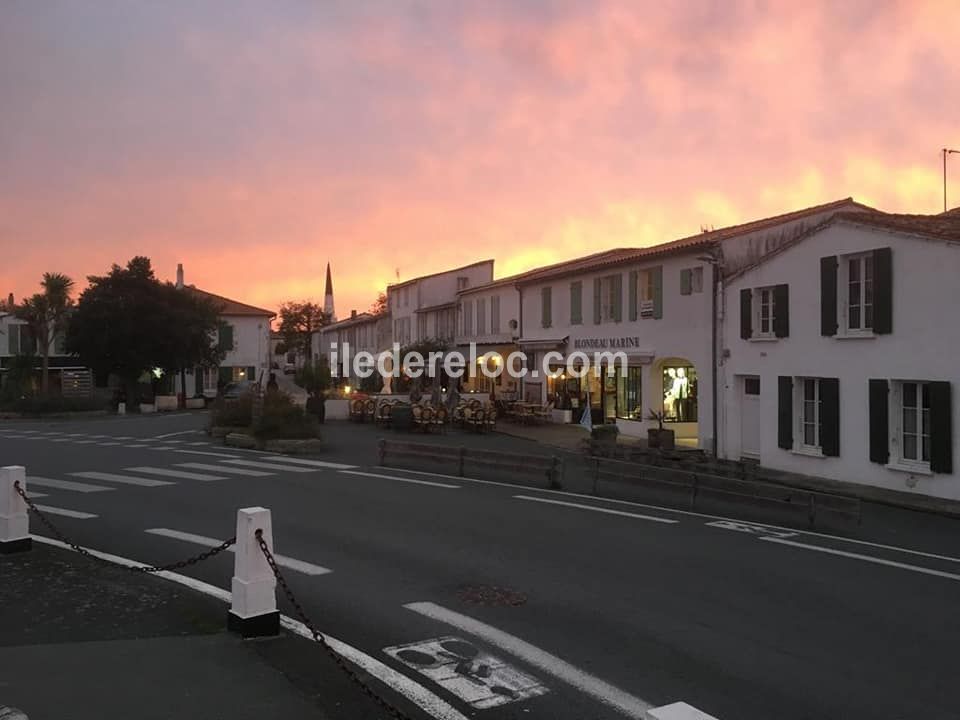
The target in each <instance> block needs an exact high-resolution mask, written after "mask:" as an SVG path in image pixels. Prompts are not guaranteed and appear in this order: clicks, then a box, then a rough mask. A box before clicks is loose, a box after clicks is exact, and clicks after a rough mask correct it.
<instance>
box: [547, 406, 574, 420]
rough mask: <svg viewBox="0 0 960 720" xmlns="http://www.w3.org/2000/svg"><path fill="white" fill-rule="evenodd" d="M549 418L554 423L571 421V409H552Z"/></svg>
mask: <svg viewBox="0 0 960 720" xmlns="http://www.w3.org/2000/svg"><path fill="white" fill-rule="evenodd" d="M550 420H551V422H555V423H572V422H573V410H557V409H553V410H551V411H550Z"/></svg>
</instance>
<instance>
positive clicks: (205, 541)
mask: <svg viewBox="0 0 960 720" xmlns="http://www.w3.org/2000/svg"><path fill="white" fill-rule="evenodd" d="M144 532H146V533H150V534H151V535H160V536H162V537H168V538H173V539H174V540H183V541H184V542H188V543H193V544H194V545H202V546H203V547H219V546H220V545H221V544H222V543H223V540H217V539H216V538H212V537H207V536H205V535H194V534H193V533H187V532H180V531H179V530H170V529H169V528H150V529H149V530H144ZM228 549H229V550H230V552H235V549H234V546H231V547H230V548H228ZM273 557H274V559H275V560H276V561H277V565H282V566H283V567H285V568H290V569H291V570H296V571H297V572H301V573H303V574H304V575H326V574H328V573H331V572H333V570H331V569H330V568H325V567H321V566H320V565H314V564H313V563H308V562H304V561H303V560H297V559H296V558H291V557H287V556H286V555H277V554H274V556H273Z"/></svg>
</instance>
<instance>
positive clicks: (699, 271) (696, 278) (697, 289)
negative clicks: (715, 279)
mask: <svg viewBox="0 0 960 720" xmlns="http://www.w3.org/2000/svg"><path fill="white" fill-rule="evenodd" d="M702 292H703V265H697V266H696V267H693V268H690V294H691V295H695V294H697V293H702Z"/></svg>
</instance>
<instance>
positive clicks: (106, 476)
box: [70, 471, 173, 487]
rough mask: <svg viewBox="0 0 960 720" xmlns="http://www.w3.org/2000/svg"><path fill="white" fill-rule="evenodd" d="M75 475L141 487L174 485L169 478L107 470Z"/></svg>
mask: <svg viewBox="0 0 960 720" xmlns="http://www.w3.org/2000/svg"><path fill="white" fill-rule="evenodd" d="M70 475H72V476H73V477H80V478H87V479H89V480H104V481H105V482H115V483H121V484H123V485H139V486H140V487H159V486H160V485H173V483H171V482H169V481H167V480H154V479H153V478H142V477H133V476H131V475H118V474H116V473H107V472H93V471H85V472H74V473H70Z"/></svg>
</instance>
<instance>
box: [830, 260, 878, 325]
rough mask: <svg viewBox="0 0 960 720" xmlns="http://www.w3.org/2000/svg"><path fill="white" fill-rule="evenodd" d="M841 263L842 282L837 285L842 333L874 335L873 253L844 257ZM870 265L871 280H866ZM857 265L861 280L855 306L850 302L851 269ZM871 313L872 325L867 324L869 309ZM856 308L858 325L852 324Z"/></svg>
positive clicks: (874, 291)
mask: <svg viewBox="0 0 960 720" xmlns="http://www.w3.org/2000/svg"><path fill="white" fill-rule="evenodd" d="M842 260H843V262H842V263H841V271H842V272H841V276H840V282H838V283H837V285H838V288H837V292H838V293H839V294H840V297H839V303H838V306H839V307H840V308H841V310H840V312H841V313H842V318H841V319H842V322H841V323H839V325H840V327H841V328H842V331H843V333H844V334H846V335H873V319H874V318H873V310H874V307H875V301H876V297H875V295H876V274H875V273H876V268H874V267H873V252H864V253H855V254H852V255H844V256H843V257H842ZM868 264H869V268H870V278H869V281H867V279H866V270H867V267H868ZM854 265H856V266H857V267H858V268H859V279H858V280H857V283H858V285H859V289H858V300H857V303H856V304H855V305H854V304H852V303H851V302H850V286H851V284H852V282H851V280H850V271H851V268H852V267H853V266H854ZM868 282H869V286H870V302H869V303H867V284H868ZM868 306H869V308H870V311H871V317H870V323H869V325H868V324H867V307H868ZM854 307H856V308H857V309H858V311H859V317H858V323H857V324H856V325H853V324H851V321H850V313H851V310H852V309H853V308H854Z"/></svg>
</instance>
